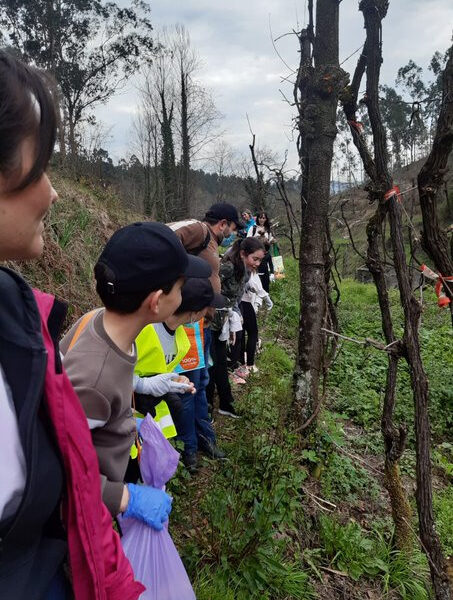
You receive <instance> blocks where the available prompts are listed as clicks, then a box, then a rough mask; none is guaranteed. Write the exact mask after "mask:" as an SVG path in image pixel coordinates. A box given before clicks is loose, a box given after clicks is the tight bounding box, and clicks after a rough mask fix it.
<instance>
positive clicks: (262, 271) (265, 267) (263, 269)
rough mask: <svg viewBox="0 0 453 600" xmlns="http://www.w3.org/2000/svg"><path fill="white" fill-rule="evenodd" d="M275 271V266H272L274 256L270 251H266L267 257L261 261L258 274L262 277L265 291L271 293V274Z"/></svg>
mask: <svg viewBox="0 0 453 600" xmlns="http://www.w3.org/2000/svg"><path fill="white" fill-rule="evenodd" d="M273 272H274V267H273V266H272V257H271V255H270V254H269V252H267V253H266V255H265V257H264V258H263V260H262V261H261V264H260V268H259V272H258V275H259V276H260V279H261V285H262V286H263V289H264V291H265V292H267V293H269V287H270V274H271V273H273Z"/></svg>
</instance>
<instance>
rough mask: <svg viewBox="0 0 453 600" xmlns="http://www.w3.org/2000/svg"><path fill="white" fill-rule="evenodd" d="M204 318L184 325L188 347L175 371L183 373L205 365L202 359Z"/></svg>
mask: <svg viewBox="0 0 453 600" xmlns="http://www.w3.org/2000/svg"><path fill="white" fill-rule="evenodd" d="M203 325H204V319H201V320H200V321H197V322H196V323H191V324H190V325H184V331H185V332H186V334H187V337H188V338H189V342H190V348H189V350H188V352H187V354H186V355H185V356H184V358H183V359H182V360H181V362H180V363H179V364H178V365H176V367H175V369H174V370H175V372H176V373H185V372H186V371H195V369H202V368H203V367H204V366H205V360H204V329H203Z"/></svg>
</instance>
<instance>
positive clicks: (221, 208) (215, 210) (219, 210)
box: [206, 202, 244, 229]
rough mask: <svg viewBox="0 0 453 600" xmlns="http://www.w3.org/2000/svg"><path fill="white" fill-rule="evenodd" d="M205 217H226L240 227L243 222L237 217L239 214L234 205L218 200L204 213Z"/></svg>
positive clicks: (219, 218)
mask: <svg viewBox="0 0 453 600" xmlns="http://www.w3.org/2000/svg"><path fill="white" fill-rule="evenodd" d="M206 217H207V218H210V219H218V220H219V221H220V220H221V219H226V220H227V221H232V222H233V223H235V224H236V227H237V228H238V229H240V228H241V227H243V226H244V223H243V222H242V221H241V220H240V219H239V214H238V211H237V209H236V207H235V206H233V205H232V204H228V203H227V202H219V203H218V204H213V205H212V206H211V208H210V209H209V210H208V212H207V213H206Z"/></svg>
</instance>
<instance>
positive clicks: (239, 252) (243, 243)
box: [206, 238, 264, 418]
mask: <svg viewBox="0 0 453 600" xmlns="http://www.w3.org/2000/svg"><path fill="white" fill-rule="evenodd" d="M263 256H264V246H263V244H262V243H261V242H260V241H259V240H258V239H257V238H245V239H243V240H237V241H236V242H235V243H234V244H233V246H232V248H231V250H229V251H228V252H227V254H225V256H224V257H223V258H222V261H221V265H220V280H221V285H222V287H221V291H222V294H223V296H225V298H226V299H227V307H228V308H230V309H231V310H232V311H235V312H236V313H237V314H238V315H239V308H238V303H239V300H240V299H241V297H242V294H243V292H244V289H245V287H246V284H247V281H248V279H249V277H250V273H249V265H255V264H259V263H260V262H261V260H262V258H263ZM226 318H227V315H226V314H225V312H222V313H221V312H218V313H217V315H216V319H215V320H214V322H213V324H212V330H213V331H212V344H211V354H212V358H213V363H214V364H213V366H212V367H211V368H210V369H209V384H208V387H207V390H206V392H207V398H208V402H209V404H210V406H211V407H212V406H213V404H214V392H215V389H216V388H217V394H218V396H219V413H220V414H221V415H225V416H229V417H233V418H236V417H238V416H239V415H238V414H237V411H236V409H235V406H234V397H233V394H232V391H231V385H230V381H229V374H228V357H227V354H228V348H227V346H228V343H230V345H231V346H232V348H233V356H232V362H233V368H234V367H235V366H238V364H239V360H238V359H239V357H237V356H235V351H236V354H237V353H239V351H240V350H239V349H240V339H241V337H240V335H238V334H232V335H231V336H230V339H229V340H225V339H223V336H222V329H223V326H224V323H225V319H226ZM234 363H237V364H236V365H235V364H234Z"/></svg>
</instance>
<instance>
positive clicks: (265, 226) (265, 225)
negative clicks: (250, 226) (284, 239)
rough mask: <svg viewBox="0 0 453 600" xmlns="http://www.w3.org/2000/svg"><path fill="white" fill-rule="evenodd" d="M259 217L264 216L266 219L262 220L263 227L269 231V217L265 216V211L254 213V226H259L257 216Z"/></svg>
mask: <svg viewBox="0 0 453 600" xmlns="http://www.w3.org/2000/svg"><path fill="white" fill-rule="evenodd" d="M260 217H266V220H265V221H264V226H263V227H264V229H265V230H266V231H267V232H268V233H270V232H271V222H270V221H269V217H268V216H267V213H265V212H264V211H262V212H259V213H257V214H256V217H255V221H256V226H257V227H261V225H260V223H259V218H260Z"/></svg>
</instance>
